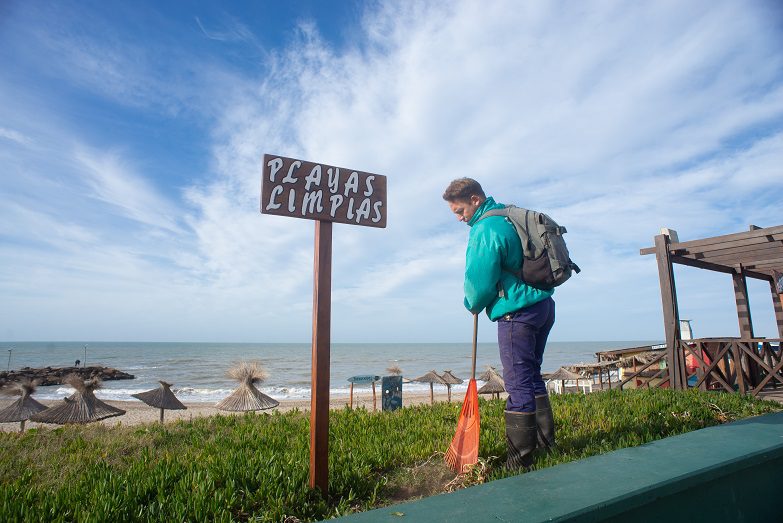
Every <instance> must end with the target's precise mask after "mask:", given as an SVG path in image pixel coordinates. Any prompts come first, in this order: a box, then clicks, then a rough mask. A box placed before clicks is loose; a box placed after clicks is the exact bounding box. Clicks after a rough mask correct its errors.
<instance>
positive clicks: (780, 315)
mask: <svg viewBox="0 0 783 523" xmlns="http://www.w3.org/2000/svg"><path fill="white" fill-rule="evenodd" d="M769 289H770V291H772V309H773V310H774V311H775V323H776V324H777V326H778V338H783V303H781V302H782V301H783V296H781V294H780V293H778V288H777V286H776V285H775V281H774V280H770V281H769Z"/></svg>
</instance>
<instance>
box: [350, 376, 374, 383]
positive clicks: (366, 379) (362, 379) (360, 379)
mask: <svg viewBox="0 0 783 523" xmlns="http://www.w3.org/2000/svg"><path fill="white" fill-rule="evenodd" d="M380 379H381V377H380V376H373V375H372V374H361V375H359V376H351V377H350V378H348V381H349V382H351V383H374V382H376V381H378V380H380Z"/></svg>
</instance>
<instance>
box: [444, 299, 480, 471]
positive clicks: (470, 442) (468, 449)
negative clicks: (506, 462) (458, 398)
mask: <svg viewBox="0 0 783 523" xmlns="http://www.w3.org/2000/svg"><path fill="white" fill-rule="evenodd" d="M477 341H478V314H474V315H473V369H472V370H471V377H470V382H469V383H468V391H467V392H466V393H465V402H464V403H463V404H462V410H461V411H460V413H459V421H458V422H457V432H456V434H454V439H452V440H451V445H449V450H448V451H447V452H446V463H447V464H448V466H449V467H451V469H452V470H453V471H454V472H457V473H464V472H467V471H468V470H469V469H470V467H472V466H473V465H475V464H476V463H477V462H478V449H479V430H480V427H481V423H480V417H479V401H478V389H477V388H476V345H477Z"/></svg>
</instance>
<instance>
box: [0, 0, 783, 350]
mask: <svg viewBox="0 0 783 523" xmlns="http://www.w3.org/2000/svg"><path fill="white" fill-rule="evenodd" d="M781 49H783V10H782V9H781V7H780V3H779V2H774V1H768V2H763V1H749V2H733V1H727V2H723V1H717V2H716V1H704V2H700V1H692V2H662V1H661V2H644V3H640V2H619V1H618V2H611V1H602V2H517V1H511V2H502V1H489V2H477V1H453V2H354V1H341V2H336V1H335V2H328V1H322V2H317V1H313V2H296V1H291V2H277V1H276V2H272V1H254V2H250V1H248V2H239V1H238V2H184V1H183V2H151V1H147V2H145V1H135V2H115V1H100V2H97V1H96V2H87V1H81V2H67V1H65V2H40V1H14V0H11V1H5V2H2V3H0V71H2V73H1V74H0V190H2V195H3V205H2V206H0V296H1V297H2V299H0V339H4V340H6V341H16V340H76V341H79V340H139V341H158V340H159V341H170V340H188V341H258V342H286V341H290V342H306V341H308V340H309V339H310V334H311V333H310V327H311V310H312V256H313V252H312V251H313V247H312V244H313V227H314V224H313V222H311V221H308V220H296V219H291V218H283V217H275V216H268V215H261V214H260V213H259V212H258V207H259V195H260V174H261V167H262V166H261V158H262V156H263V154H264V153H274V154H281V155H284V156H289V157H295V158H301V159H304V160H311V161H317V162H323V163H326V164H331V165H339V166H345V167H351V168H354V169H360V170H364V171H367V172H374V173H379V174H384V175H386V176H387V177H388V194H389V196H388V209H389V211H388V220H389V225H388V227H387V228H386V229H382V230H378V229H373V228H365V227H355V226H348V225H339V224H338V225H336V226H335V228H334V259H333V263H334V267H333V313H332V339H333V340H334V341H341V342H373V341H378V342H381V341H391V342H416V341H432V342H437V341H444V342H452V341H453V342H467V341H469V340H470V330H471V320H470V316H469V314H468V313H467V312H466V311H465V310H464V309H463V307H462V271H463V269H464V247H465V242H466V239H467V232H468V231H467V228H466V227H465V226H464V225H462V224H459V223H457V221H456V220H455V219H454V218H453V216H451V215H450V213H449V210H448V208H447V207H446V205H445V204H444V203H443V202H442V200H441V197H440V195H441V193H442V191H443V189H444V187H445V186H446V185H447V184H448V182H449V181H450V180H452V179H453V178H456V177H460V176H472V177H474V178H477V179H478V180H480V181H481V182H482V184H483V185H484V188H485V189H486V191H487V192H488V193H489V194H491V195H494V196H495V198H496V199H497V200H499V201H501V202H504V203H515V204H517V205H520V206H524V207H529V208H534V209H538V210H542V211H545V212H547V213H549V214H550V215H551V216H553V217H554V218H555V219H556V220H557V221H559V222H560V223H561V224H563V225H565V226H566V227H567V228H568V231H569V232H568V234H567V236H566V238H567V241H568V244H569V247H570V249H571V251H572V257H573V259H574V260H575V261H576V262H577V263H578V264H579V265H580V266H581V267H582V269H583V272H582V274H580V275H578V276H576V277H575V278H573V279H572V280H571V281H569V282H568V283H567V284H566V285H564V286H563V287H561V288H559V289H558V291H557V293H556V295H555V298H556V301H557V307H558V309H557V310H558V312H557V315H558V320H557V324H556V326H555V329H554V331H553V333H552V339H554V340H561V341H564V340H644V339H660V338H662V337H663V326H662V320H661V306H660V295H659V289H658V276H657V272H656V265H655V259H654V257H652V256H644V257H642V256H640V255H639V249H640V248H643V247H647V246H650V245H652V243H653V237H654V236H655V235H656V234H658V232H659V230H660V228H661V227H669V228H672V229H676V230H677V231H678V232H679V236H680V239H681V240H688V239H695V238H701V237H706V236H712V235H718V234H727V233H731V232H738V231H743V230H746V229H747V227H748V225H749V224H751V223H752V224H755V225H758V226H762V227H766V226H773V225H779V224H781V223H783V212H781V203H780V202H781V201H783V175H781V167H780V166H781V165H783V53H781V52H780V50H781ZM676 277H677V285H678V294H679V296H680V307H681V316H682V317H684V318H690V319H692V320H693V327H694V331H695V334H696V335H697V336H733V335H737V334H738V327H737V319H736V312H735V309H734V302H733V293H732V284H731V279H730V278H729V277H728V276H726V275H723V274H711V273H706V272H704V271H698V270H695V269H690V268H685V267H682V268H680V267H678V268H677V272H676ZM750 291H751V310H752V313H753V321H754V326H755V329H756V333H757V334H758V335H763V336H767V337H776V336H777V332H776V329H775V327H774V318H773V315H772V306H771V300H770V292H769V287H768V286H767V285H766V284H764V283H762V282H756V281H751V282H750ZM493 337H494V327H493V326H492V325H491V323H490V322H489V321H488V320H486V319H484V320H482V323H481V327H480V339H481V340H484V341H492V340H493Z"/></svg>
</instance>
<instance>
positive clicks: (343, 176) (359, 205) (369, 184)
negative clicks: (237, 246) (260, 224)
mask: <svg viewBox="0 0 783 523" xmlns="http://www.w3.org/2000/svg"><path fill="white" fill-rule="evenodd" d="M261 212H262V213H264V214H277V215H280V216H290V217H294V218H305V219H309V220H316V222H315V254H314V261H313V349H312V350H313V356H312V362H313V368H312V384H311V390H312V396H311V400H310V487H311V488H315V487H317V488H319V489H321V492H322V493H323V494H324V496H326V495H327V494H328V491H329V350H330V341H329V338H330V325H331V315H332V306H331V301H332V222H338V223H348V224H351V225H364V226H368V227H381V228H383V227H386V177H385V176H381V175H378V174H371V173H366V172H361V171H356V170H353V169H345V168H342V167H334V166H331V165H324V164H320V163H313V162H306V161H303V160H296V159H293V158H286V157H283V156H275V155H271V154H265V155H264V169H263V176H262V179H261Z"/></svg>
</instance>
